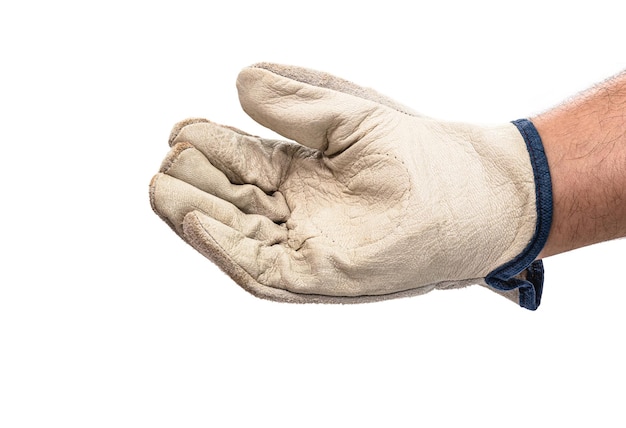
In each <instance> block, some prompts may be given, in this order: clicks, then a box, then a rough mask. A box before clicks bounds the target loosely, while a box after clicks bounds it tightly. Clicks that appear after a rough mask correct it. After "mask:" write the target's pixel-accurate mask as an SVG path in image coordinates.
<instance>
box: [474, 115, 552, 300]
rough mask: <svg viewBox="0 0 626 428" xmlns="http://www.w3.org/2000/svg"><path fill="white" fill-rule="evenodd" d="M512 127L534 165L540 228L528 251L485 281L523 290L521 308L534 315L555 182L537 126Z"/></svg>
mask: <svg viewBox="0 0 626 428" xmlns="http://www.w3.org/2000/svg"><path fill="white" fill-rule="evenodd" d="M512 123H513V125H515V126H516V127H517V129H518V130H519V132H520V133H521V134H522V137H524V141H525V142H526V147H527V148H528V153H529V154H530V163H531V164H532V167H533V173H534V176H535V196H536V201H537V225H536V227H535V234H534V235H533V238H532V239H531V240H530V243H529V244H528V246H526V248H525V249H524V251H522V253H521V254H520V255H519V256H517V257H515V258H514V259H513V260H511V261H510V262H508V263H506V264H504V265H502V266H500V267H499V268H497V269H496V270H494V271H493V272H491V273H490V274H489V275H487V277H486V278H485V281H486V282H487V284H488V285H490V286H491V287H493V288H495V289H498V290H514V289H516V288H517V289H519V304H520V306H522V307H524V308H526V309H530V310H533V311H534V310H535V309H537V308H538V307H539V303H540V302H541V292H542V291H543V263H542V262H541V260H537V261H535V259H536V258H537V256H538V255H539V252H540V251H541V250H542V249H543V247H544V245H545V244H546V241H547V240H548V234H549V233H550V225H551V224H552V181H551V180H550V170H549V168H548V159H547V158H546V153H545V152H544V150H543V143H542V142H541V137H540V136H539V133H538V132H537V129H536V128H535V126H534V125H533V124H532V122H531V121H530V120H528V119H520V120H516V121H514V122H512ZM524 270H527V272H526V279H521V278H516V276H517V275H519V274H520V273H521V272H523V271H524Z"/></svg>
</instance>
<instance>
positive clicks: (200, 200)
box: [150, 174, 287, 244]
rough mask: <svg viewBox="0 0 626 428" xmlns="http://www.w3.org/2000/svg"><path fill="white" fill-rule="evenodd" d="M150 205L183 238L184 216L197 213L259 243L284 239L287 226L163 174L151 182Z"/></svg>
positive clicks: (271, 242)
mask: <svg viewBox="0 0 626 428" xmlns="http://www.w3.org/2000/svg"><path fill="white" fill-rule="evenodd" d="M150 202H151V204H152V208H153V210H154V211H155V212H156V213H157V214H158V215H159V216H160V217H161V218H162V219H163V220H165V222H166V223H167V224H169V225H170V227H171V228H172V229H174V231H175V232H176V233H178V234H179V235H180V236H184V234H183V220H184V218H185V215H187V214H188V213H189V212H191V211H200V212H203V213H205V214H207V215H209V216H211V217H213V218H214V219H216V221H219V222H222V223H224V224H226V225H228V227H231V228H233V229H236V230H237V231H238V232H239V233H241V234H242V235H244V236H247V237H250V238H254V239H257V240H259V242H265V243H270V244H274V243H277V242H285V241H286V240H287V229H286V227H284V226H279V225H277V224H276V223H274V222H272V221H271V220H270V219H268V218H267V217H264V216H261V215H256V214H244V213H243V212H241V211H240V210H239V209H238V208H237V207H236V206H234V205H233V204H231V203H230V202H227V201H225V200H223V199H220V198H218V197H216V196H214V195H211V194H209V193H206V192H203V191H202V190H200V189H198V188H196V187H194V186H192V185H190V184H188V183H185V182H184V181H181V180H178V179H176V178H174V177H170V176H169V175H166V174H157V175H155V176H154V178H153V179H152V182H151V183H150Z"/></svg>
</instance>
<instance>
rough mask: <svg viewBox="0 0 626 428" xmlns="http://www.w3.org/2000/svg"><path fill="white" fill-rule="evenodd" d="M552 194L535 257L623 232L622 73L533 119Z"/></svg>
mask: <svg viewBox="0 0 626 428" xmlns="http://www.w3.org/2000/svg"><path fill="white" fill-rule="evenodd" d="M531 120H532V122H533V124H534V125H535V127H536V128H537V131H538V132H539V135H540V136H541V139H542V141H543V143H544V148H545V152H546V156H547V158H548V164H549V166H550V174H551V177H552V191H553V198H554V214H553V222H552V227H551V229H550V235H549V237H548V241H547V243H546V246H545V247H544V249H543V250H542V251H541V253H540V254H539V257H538V258H544V257H549V256H552V255H555V254H559V253H563V252H566V251H570V250H573V249H576V248H580V247H584V246H587V245H591V244H595V243H598V242H603V241H608V240H612V239H616V238H621V237H625V236H626V72H622V73H621V74H619V75H617V76H615V77H613V78H611V79H609V80H607V81H605V82H603V83H602V84H600V85H597V86H596V87H594V88H591V89H589V90H587V91H585V92H583V93H582V94H580V95H578V96H576V97H575V98H574V99H572V100H571V101H568V102H566V103H564V104H562V105H560V106H558V107H556V108H554V109H552V110H550V111H548V112H546V113H543V114H540V115H539V116H537V117H534V118H532V119H531Z"/></svg>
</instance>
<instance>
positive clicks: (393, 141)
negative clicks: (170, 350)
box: [150, 63, 552, 309]
mask: <svg viewBox="0 0 626 428" xmlns="http://www.w3.org/2000/svg"><path fill="white" fill-rule="evenodd" d="M237 89H238V91H239V99H240V102H241V105H242V107H243V109H244V110H245V111H246V113H248V114H249V115H250V116H251V117H252V118H253V119H254V120H256V121H257V122H259V123H260V124H261V125H263V126H265V127H267V128H270V129H272V130H274V131H276V132H277V133H279V134H281V135H283V136H284V137H286V138H287V139H289V140H292V141H279V140H270V139H263V138H260V137H256V136H252V135H249V134H247V133H245V132H243V131H240V130H238V129H235V128H232V127H228V126H222V125H218V124H215V123H212V122H209V121H207V120H204V119H190V120H187V121H184V122H181V123H179V124H177V125H176V126H175V127H174V129H173V131H172V134H171V136H170V140H169V144H170V146H171V151H170V152H169V154H168V155H167V157H166V158H165V160H164V162H163V164H162V166H161V170H160V173H159V174H157V175H156V176H155V177H154V178H153V179H152V182H151V184H150V201H151V204H152V208H153V209H154V211H155V212H156V213H157V214H158V215H159V216H160V217H161V218H162V219H163V220H165V222H166V223H167V224H169V226H170V227H171V228H172V229H173V230H174V231H175V232H176V233H177V234H178V235H179V236H180V237H181V238H182V239H184V240H185V241H186V242H187V243H189V244H190V245H191V246H192V247H194V248H195V249H196V250H198V251H199V252H200V253H202V254H203V255H205V256H206V257H207V258H209V259H210V260H212V261H213V262H214V263H216V264H217V265H218V266H219V267H220V268H221V269H222V270H224V271H225V272H226V273H227V274H228V275H229V276H230V277H231V278H232V279H233V280H234V281H236V282H237V283H238V284H239V285H241V286H242V287H243V288H245V289H246V290H248V291H250V292H251V293H253V294H254V295H256V296H258V297H263V298H268V299H272V300H278V301H287V302H300V303H304V302H323V303H352V302H367V301H376V300H382V299H388V298H395V297H402V296H411V295H417V294H422V293H425V292H428V291H430V290H433V289H435V288H439V289H447V288H456V287H461V286H466V285H470V284H480V285H483V286H487V287H489V288H491V289H492V290H494V291H496V292H498V293H500V294H502V295H504V296H506V297H508V298H510V299H511V300H514V301H516V302H517V303H519V304H520V305H521V306H523V307H525V308H528V309H536V308H537V306H538V305H539V302H540V298H541V291H542V284H543V267H542V264H541V261H535V258H536V257H537V255H538V254H539V252H540V251H541V249H542V248H543V246H544V244H545V241H546V239H547V236H548V232H549V229H550V223H551V215H552V196H551V184H550V175H549V171H548V165H547V161H546V158H545V154H544V152H543V147H542V144H541V139H540V137H539V134H538V133H537V131H536V130H535V128H534V126H533V125H532V123H531V122H530V121H528V120H519V121H515V122H513V123H506V124H503V125H500V126H475V125H469V124H464V123H450V122H444V121H439V120H434V119H431V118H428V117H424V116H421V115H419V114H417V113H415V112H413V111H412V110H411V109H409V108H407V107H404V106H402V105H401V104H399V103H397V102H395V101H393V100H391V99H389V98H386V97H384V96H382V95H380V94H378V93H376V92H375V91H373V90H371V89H366V88H362V87H359V86H357V85H355V84H352V83H350V82H347V81H345V80H343V79H340V78H337V77H334V76H331V75H329V74H326V73H321V72H317V71H312V70H308V69H303V68H298V67H291V66H283V65H277V64H268V63H261V64H257V65H254V66H251V67H248V68H245V69H244V70H243V71H242V72H241V73H240V74H239V77H238V79H237Z"/></svg>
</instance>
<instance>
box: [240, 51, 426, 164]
mask: <svg viewBox="0 0 626 428" xmlns="http://www.w3.org/2000/svg"><path fill="white" fill-rule="evenodd" d="M237 90H238V91H239V101H240V102H241V106H242V107H243V109H244V111H245V112H246V113H248V115H250V117H252V118H253V119H254V120H256V121H257V122H259V123H260V124H261V125H263V126H265V127H267V128H270V129H272V130H273V131H275V132H277V133H279V134H281V135H282V136H284V137H286V138H289V139H292V140H294V141H297V142H298V143H300V144H303V145H305V146H308V147H311V148H313V149H317V150H320V151H323V152H324V153H325V154H326V155H333V154H336V153H339V152H341V151H343V150H345V149H346V148H348V147H350V145H352V144H353V143H354V142H355V141H357V140H359V139H360V138H361V137H363V135H364V134H365V133H366V132H369V131H371V130H372V129H373V128H374V127H375V126H376V123H380V122H379V121H377V120H375V119H374V118H375V117H377V116H378V114H377V112H379V111H381V109H382V110H385V109H387V108H389V107H391V108H394V109H396V110H399V111H403V112H406V113H409V114H414V113H413V112H409V111H408V109H407V108H406V107H404V106H401V105H400V104H398V103H396V102H395V101H393V100H391V99H389V98H386V97H384V96H382V95H380V94H378V93H376V92H375V91H373V90H371V89H366V88H362V87H360V86H357V85H355V84H353V83H350V82H348V81H346V80H343V79H340V78H338V77H334V76H332V75H330V74H327V73H322V72H317V71H313V70H308V69H305V68H300V67H292V66H284V65H278V64H270V63H260V64H256V65H253V66H250V67H246V68H244V69H243V70H242V71H241V73H239V76H238V78H237Z"/></svg>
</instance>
